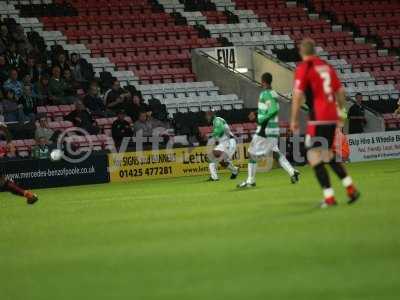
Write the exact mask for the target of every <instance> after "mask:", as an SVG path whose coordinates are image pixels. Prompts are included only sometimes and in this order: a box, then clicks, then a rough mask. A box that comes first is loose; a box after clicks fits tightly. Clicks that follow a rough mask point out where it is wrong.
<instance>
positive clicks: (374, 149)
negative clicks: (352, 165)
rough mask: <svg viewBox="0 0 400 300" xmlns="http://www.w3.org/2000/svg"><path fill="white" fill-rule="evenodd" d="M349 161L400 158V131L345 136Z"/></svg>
mask: <svg viewBox="0 0 400 300" xmlns="http://www.w3.org/2000/svg"><path fill="white" fill-rule="evenodd" d="M347 138H348V141H349V145H350V161H352V162H356V161H368V160H382V159H393V158H400V131H386V132H374V133H363V134H350V135H348V136H347Z"/></svg>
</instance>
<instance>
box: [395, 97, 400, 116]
mask: <svg viewBox="0 0 400 300" xmlns="http://www.w3.org/2000/svg"><path fill="white" fill-rule="evenodd" d="M394 114H395V115H400V98H399V101H397V108H396V110H395V111H394Z"/></svg>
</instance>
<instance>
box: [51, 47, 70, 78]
mask: <svg viewBox="0 0 400 300" xmlns="http://www.w3.org/2000/svg"><path fill="white" fill-rule="evenodd" d="M53 66H58V67H59V68H60V72H61V74H64V71H65V70H69V63H68V60H67V56H66V55H65V53H64V52H60V53H59V54H58V56H57V60H56V61H55V62H54V64H53Z"/></svg>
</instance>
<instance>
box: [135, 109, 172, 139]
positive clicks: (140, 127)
mask: <svg viewBox="0 0 400 300" xmlns="http://www.w3.org/2000/svg"><path fill="white" fill-rule="evenodd" d="M156 128H158V129H162V130H160V131H159V135H164V133H163V131H165V128H166V126H165V124H163V122H161V121H159V120H157V119H154V118H152V117H151V112H146V111H141V112H140V113H139V118H138V120H137V121H136V122H135V123H133V131H134V133H135V134H137V133H138V132H142V135H143V136H152V135H153V130H154V129H156Z"/></svg>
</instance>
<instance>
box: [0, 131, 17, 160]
mask: <svg viewBox="0 0 400 300" xmlns="http://www.w3.org/2000/svg"><path fill="white" fill-rule="evenodd" d="M0 141H3V143H2V144H0V158H12V157H16V156H17V149H16V147H15V145H14V143H13V142H12V136H11V133H10V131H9V130H8V128H7V125H6V124H4V123H0ZM4 142H5V143H4Z"/></svg>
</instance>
